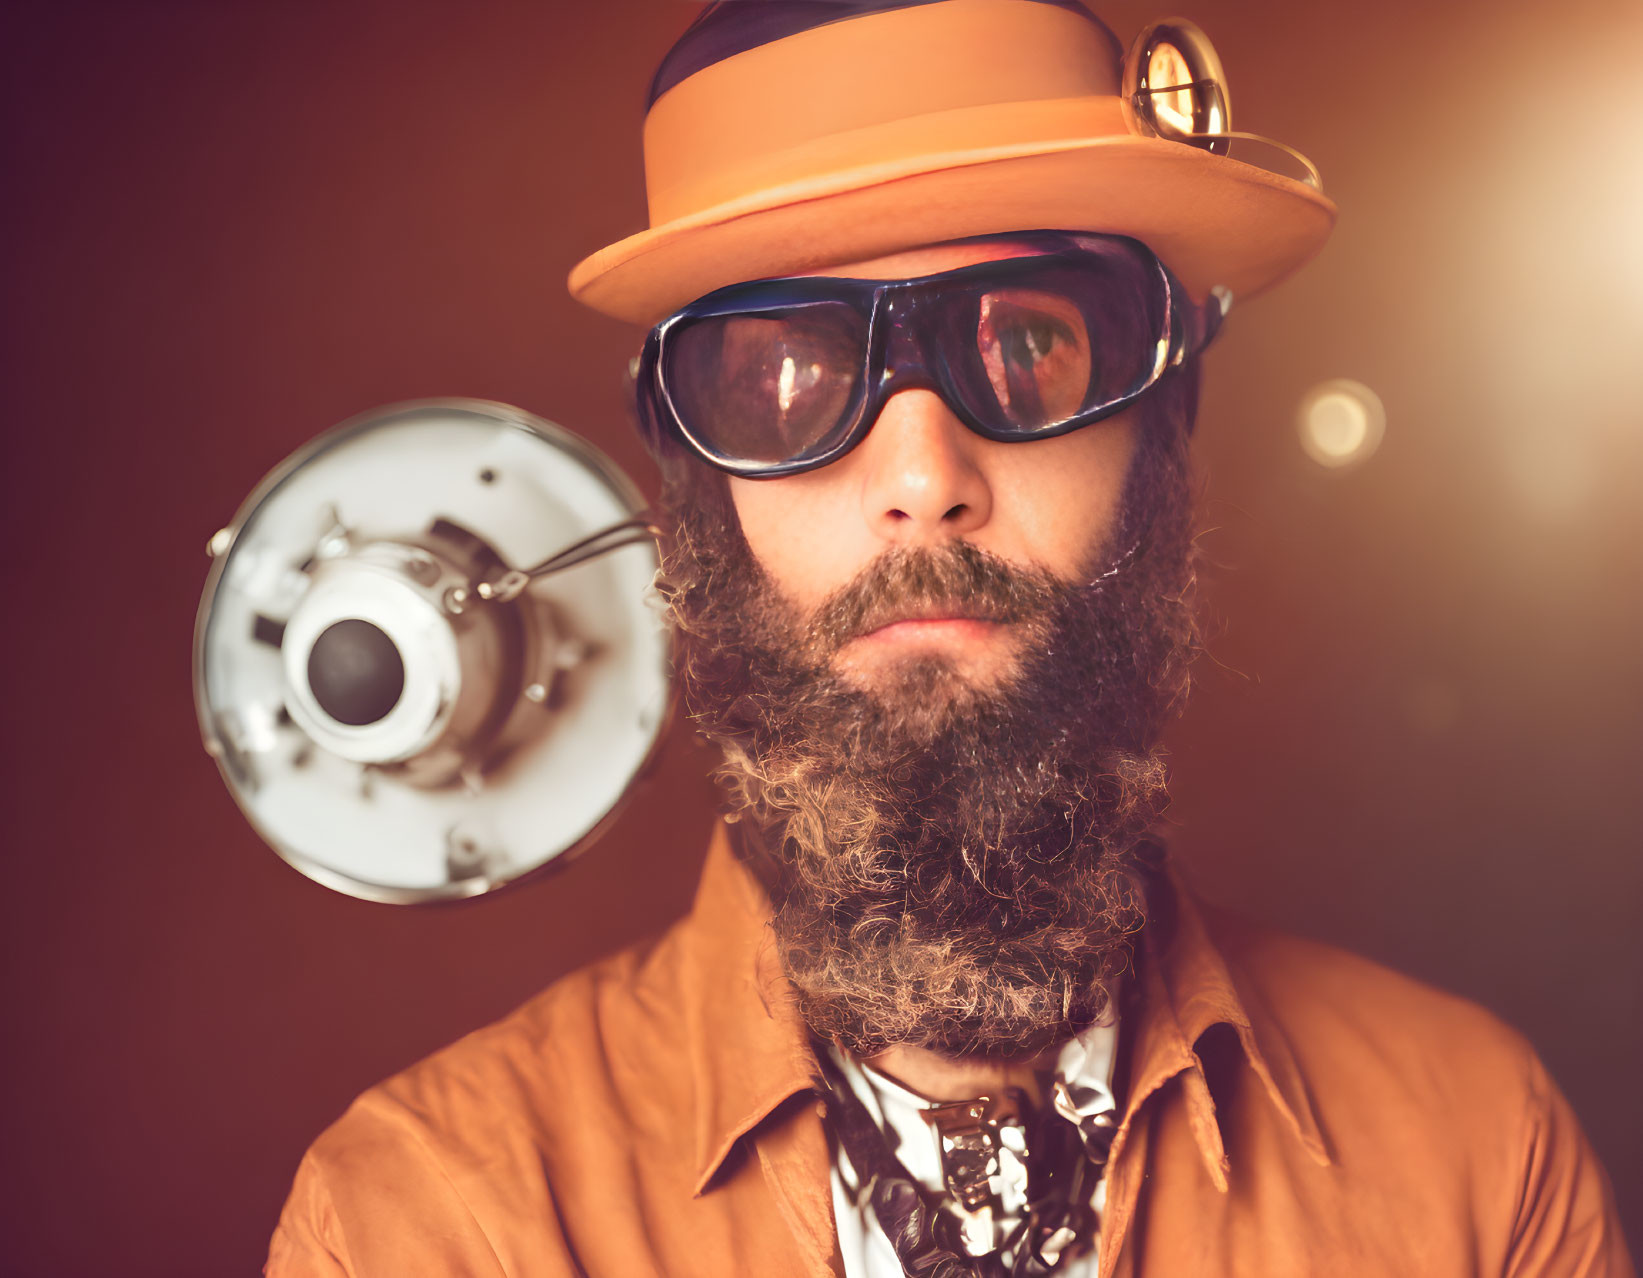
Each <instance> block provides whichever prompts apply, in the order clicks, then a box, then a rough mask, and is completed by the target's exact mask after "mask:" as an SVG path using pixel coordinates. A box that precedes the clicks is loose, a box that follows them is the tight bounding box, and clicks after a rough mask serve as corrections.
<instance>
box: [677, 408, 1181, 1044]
mask: <svg viewBox="0 0 1643 1278" xmlns="http://www.w3.org/2000/svg"><path fill="white" fill-rule="evenodd" d="M1184 455H1185V445H1184V432H1182V431H1180V430H1179V429H1178V428H1176V427H1174V425H1173V423H1171V426H1170V429H1167V430H1154V431H1143V432H1142V442H1141V445H1140V446H1139V447H1138V449H1137V456H1136V461H1135V463H1134V464H1133V466H1132V471H1131V474H1130V476H1129V479H1128V482H1127V484H1126V490H1125V499H1124V503H1123V514H1122V517H1121V519H1120V521H1119V527H1118V529H1117V530H1116V531H1115V535H1114V537H1113V541H1112V546H1113V547H1114V548H1116V549H1117V552H1118V553H1117V554H1116V555H1114V554H1112V553H1111V552H1110V551H1109V552H1108V554H1107V555H1106V556H1104V557H1103V559H1102V565H1103V566H1102V567H1099V568H1098V569H1097V571H1096V574H1095V576H1094V579H1093V580H1092V581H1090V582H1089V583H1088V584H1085V585H1077V586H1072V585H1067V584H1065V583H1063V582H1061V581H1059V580H1058V579H1056V578H1055V577H1053V576H1051V575H1050V574H1048V573H1044V572H1040V571H1036V570H1030V569H1024V568H1022V567H1020V566H1017V565H1013V564H1010V563H1007V562H1005V561H1003V560H1001V559H999V558H997V557H996V556H992V555H989V554H987V553H985V552H983V551H981V550H978V549H976V548H975V547H973V546H971V545H969V544H967V543H963V542H958V543H952V544H950V545H948V546H947V547H945V548H943V549H940V550H930V549H922V550H905V551H901V552H897V553H892V554H888V555H886V556H884V557H882V558H881V559H880V560H878V561H876V562H875V563H874V564H872V565H870V566H869V567H868V569H867V570H866V571H865V572H864V573H863V574H862V575H861V576H860V577H859V578H858V579H857V580H856V581H855V582H853V583H851V584H850V585H849V586H848V587H846V588H845V589H844V590H842V591H840V592H839V593H838V594H837V595H835V596H834V597H833V598H831V599H830V600H828V601H827V603H825V604H824V605H823V606H822V607H821V608H820V609H819V610H818V612H817V613H816V614H815V616H814V617H812V618H808V619H806V618H800V617H797V616H796V615H795V613H794V610H793V609H792V608H791V607H790V606H789V605H788V604H786V603H785V602H784V601H783V600H782V598H781V597H780V595H779V592H778V591H777V589H776V588H775V586H774V584H773V583H772V582H771V581H770V579H769V578H768V577H767V576H766V575H765V573H764V572H763V570H762V569H761V568H760V566H759V564H758V563H757V561H756V560H755V559H754V557H753V555H752V553H751V551H750V550H749V548H748V546H747V543H746V541H745V540H744V538H743V537H742V534H741V531H740V527H739V525H738V522H737V520H736V518H735V515H734V513H733V510H732V508H731V506H730V502H729V499H728V496H727V495H726V493H725V492H724V489H723V485H722V481H720V480H719V479H718V477H717V476H708V475H705V474H703V473H702V472H700V471H699V470H694V468H690V469H684V470H683V471H682V473H681V468H675V469H674V470H671V471H667V472H665V473H666V474H667V476H668V482H667V483H666V485H665V487H664V494H663V508H664V515H665V516H666V517H667V519H668V520H669V521H670V531H671V536H670V538H669V540H668V543H667V544H666V546H665V547H664V561H663V562H664V574H663V578H662V581H661V587H662V590H663V593H664V595H665V596H666V597H667V599H668V601H669V604H670V607H671V610H672V613H673V616H674V619H675V621H676V623H677V626H678V649H677V658H678V663H679V670H680V673H681V676H682V681H683V685H684V696H685V702H686V706H687V708H688V710H689V712H690V714H691V716H692V717H693V718H694V719H695V721H696V723H697V725H698V727H699V728H700V729H701V731H702V732H704V733H705V734H706V735H707V736H708V737H709V738H711V739H712V740H713V741H714V742H716V743H717V744H718V745H719V746H720V748H721V749H722V750H723V752H724V759H725V761H724V764H723V766H722V768H721V769H720V770H719V773H718V776H717V779H718V780H719V781H720V783H721V784H722V785H724V786H725V788H726V789H727V791H728V794H729V799H730V805H731V808H732V811H733V812H734V813H735V814H737V815H739V816H740V817H741V818H742V819H743V821H744V822H746V823H747V826H746V827H744V828H748V827H751V834H752V838H751V840H749V841H750V842H751V843H752V844H753V845H754V846H755V847H756V848H761V849H762V850H763V856H762V857H758V858H756V859H758V860H762V861H763V862H764V864H762V865H760V866H757V867H756V868H759V869H760V871H761V873H762V874H763V876H764V877H765V879H766V881H767V887H768V888H769V889H770V893H771V898H772V902H773V905H774V907H775V913H774V918H773V926H774V932H775V937H776V942H777V947H778V950H779V953H780V956H781V960H782V963H783V965H784V968H785V970H786V973H787V975H788V977H789V979H790V980H791V982H792V984H793V986H794V988H795V989H796V991H797V993H798V998H799V1004H800V1008H801V1010H802V1012H803V1014H804V1016H805V1019H806V1020H807V1022H808V1023H809V1025H810V1027H811V1028H812V1030H813V1031H814V1032H815V1033H816V1034H818V1035H819V1036H821V1037H822V1038H824V1039H830V1040H836V1041H838V1042H840V1043H842V1044H843V1045H844V1046H845V1047H846V1048H848V1049H849V1050H851V1051H852V1052H854V1053H856V1054H858V1055H862V1056H871V1055H873V1054H875V1053H877V1052H879V1051H882V1050H883V1049H885V1048H886V1047H889V1046H892V1045H898V1044H906V1045H911V1046H916V1047H925V1048H930V1049H934V1050H936V1051H940V1052H943V1053H946V1054H949V1055H965V1054H970V1053H981V1052H986V1053H997V1054H1002V1055H1010V1056H1015V1055H1025V1054H1028V1053H1031V1052H1033V1051H1035V1050H1037V1049H1039V1048H1041V1047H1043V1046H1047V1045H1049V1044H1050V1043H1052V1042H1054V1041H1057V1040H1060V1039H1063V1038H1066V1037H1069V1036H1071V1035H1073V1034H1076V1033H1078V1032H1079V1031H1081V1030H1082V1029H1084V1028H1086V1027H1087V1026H1089V1025H1091V1024H1094V1023H1095V1022H1097V1021H1098V1020H1100V1019H1102V1018H1103V1017H1104V1016H1105V1015H1106V1014H1107V1013H1108V1012H1109V1009H1110V1004H1111V994H1112V991H1113V990H1114V988H1115V981H1116V979H1117V978H1118V977H1119V976H1120V974H1121V973H1122V972H1123V971H1124V969H1125V968H1126V967H1127V966H1128V963H1129V958H1130V950H1131V943H1132V940H1133V938H1134V936H1135V934H1136V933H1137V932H1138V931H1139V930H1140V928H1141V926H1142V924H1143V922H1144V920H1145V917H1146V891H1145V883H1146V879H1147V877H1148V875H1149V872H1150V871H1152V870H1154V869H1155V868H1156V864H1155V860H1156V855H1155V854H1156V845H1153V844H1151V843H1150V842H1149V841H1148V840H1147V838H1146V837H1145V836H1146V832H1147V830H1148V827H1149V826H1150V825H1151V824H1152V823H1153V822H1154V821H1155V820H1156V818H1157V817H1158V816H1159V814H1160V813H1161V812H1162V810H1163V808H1164V806H1165V803H1166V802H1167V792H1166V786H1165V782H1166V776H1165V768H1164V764H1163V761H1162V758H1161V754H1160V750H1159V747H1158V736H1159V733H1160V731H1161V729H1162V726H1163V723H1164V722H1165V720H1166V718H1167V717H1169V716H1170V715H1171V714H1172V712H1175V711H1177V710H1178V709H1179V708H1180V706H1181V705H1182V704H1183V702H1184V698H1185V694H1186V690H1187V682H1188V666H1189V664H1190V660H1191V657H1192V655H1193V653H1194V652H1195V651H1196V646H1197V643H1196V629H1195V626H1194V620H1193V609H1192V604H1191V593H1192V585H1193V571H1192V566H1191V536H1190V500H1189V495H1188V489H1187V481H1186V473H1185V460H1184ZM687 465H688V464H687ZM693 471H694V473H692V472H693ZM1115 561H1116V562H1115ZM1108 564H1113V565H1114V566H1112V567H1110V568H1107V567H1106V565H1108ZM950 600H963V601H964V602H965V604H966V606H967V609H968V610H970V611H972V612H973V611H974V610H975V609H977V608H981V609H983V610H985V612H986V613H987V614H989V615H992V616H995V617H998V618H1000V619H1007V620H1010V621H1011V622H1013V623H1014V625H1015V626H1016V627H1018V628H1019V632H1020V633H1021V634H1022V635H1023V637H1024V639H1025V640H1026V642H1025V643H1023V644H1021V645H1020V648H1021V651H1022V653H1023V656H1022V657H1021V659H1020V661H1019V663H1018V668H1017V670H1016V672H1015V673H1014V675H1013V677H1009V678H1006V679H1005V680H1003V681H1002V682H1001V683H1000V684H998V685H996V686H992V687H986V688H978V687H975V686H973V685H971V684H970V683H969V682H968V681H967V680H966V679H965V678H964V677H963V676H961V675H959V674H958V673H957V672H955V671H954V670H952V669H951V667H950V666H949V665H948V664H947V663H946V662H945V661H944V660H941V659H939V658H933V659H925V660H919V661H914V662H909V663H907V664H905V665H904V666H902V667H900V668H899V669H898V670H897V672H896V674H897V675H898V676H899V677H897V678H895V679H894V680H892V681H888V682H885V683H882V684H881V685H879V686H875V687H874V688H873V689H871V690H867V691H864V690H860V689H857V688H855V687H851V686H847V685H846V684H845V683H844V682H842V681H841V680H840V678H839V677H838V676H837V675H836V674H835V673H834V671H833V669H832V667H831V665H830V662H829V659H830V657H831V656H832V654H833V652H835V651H836V650H837V648H838V647H839V646H841V645H842V644H843V643H845V642H847V641H848V640H849V639H850V638H852V637H853V636H855V635H858V634H861V633H865V631H866V630H868V629H871V628H872V626H873V625H874V624H876V622H877V621H878V620H879V619H884V618H888V617H893V616H895V615H898V614H897V612H896V610H897V608H898V607H899V608H903V609H904V608H905V605H906V604H908V603H909V602H914V601H950ZM899 615H906V614H905V611H902V612H901V613H900V614H899Z"/></svg>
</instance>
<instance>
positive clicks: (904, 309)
mask: <svg viewBox="0 0 1643 1278" xmlns="http://www.w3.org/2000/svg"><path fill="white" fill-rule="evenodd" d="M987 238H1009V239H1011V240H1020V241H1023V242H1026V243H1029V244H1034V245H1036V246H1041V248H1042V250H1043V251H1041V252H1039V253H1036V254H1033V255H1030V256H1020V257H1011V258H1005V259H1003V260H1000V261H994V262H981V263H978V264H976V265H973V266H964V267H960V268H958V269H957V270H951V271H943V272H940V273H939V274H936V275H926V276H921V277H919V278H917V279H910V280H859V279H837V278H832V277H828V276H796V277H792V278H785V279H767V280H754V281H751V282H748V283H743V284H732V285H730V286H728V287H726V288H722V289H718V290H717V291H715V292H712V293H709V294H707V295H706V296H705V297H703V298H701V299H699V300H698V301H695V302H692V303H691V304H690V305H689V306H686V307H685V308H684V309H683V310H681V311H679V312H677V313H676V314H674V315H672V316H670V317H669V318H668V319H666V320H664V321H663V322H662V323H660V324H658V325H657V326H656V327H655V328H654V329H652V330H651V332H650V334H649V336H648V337H647V338H646V340H645V345H644V349H643V351H642V352H641V354H640V356H639V359H638V361H637V366H636V369H635V378H636V382H637V386H636V390H637V393H638V403H639V415H640V423H641V428H642V429H643V430H644V432H645V433H646V436H647V442H648V443H649V444H650V445H651V447H652V448H653V449H654V448H656V447H657V446H658V445H659V444H660V443H661V441H662V437H663V436H668V437H671V438H673V439H674V440H677V441H679V442H682V443H683V444H684V445H685V446H686V447H688V448H689V449H691V450H692V451H694V452H695V453H697V454H698V455H700V456H701V457H702V458H703V459H704V460H705V461H707V462H709V463H710V464H711V465H714V466H716V467H718V468H719V469H720V470H723V471H727V472H728V473H730V474H732V475H740V476H744V477H746V478H753V479H758V478H775V477H777V476H781V475H792V474H797V473H799V472H801V471H806V470H813V469H815V468H816V467H818V466H825V465H827V464H828V463H829V462H833V461H836V460H837V459H838V458H840V457H842V456H843V455H844V454H845V453H847V452H849V451H850V449H852V448H854V447H855V446H856V445H857V444H859V443H860V442H861V441H862V439H863V438H864V437H865V436H866V434H867V432H868V430H869V429H871V427H872V425H873V422H874V421H875V420H876V419H877V417H878V414H879V411H880V410H881V409H882V408H883V407H884V404H885V401H886V400H888V399H889V397H890V396H891V395H894V394H895V393H896V392H897V391H899V390H902V389H905V388H907V387H912V386H920V387H926V388H928V389H930V390H933V391H935V392H936V393H937V394H939V395H940V396H941V397H942V398H943V400H945V401H946V403H947V404H948V406H949V407H950V408H951V409H952V411H953V413H954V414H955V415H956V416H957V417H958V418H959V419H960V420H961V421H962V422H963V423H964V424H965V426H967V427H969V429H970V430H972V431H974V432H975V433H976V434H978V435H980V436H982V437H984V438H986V439H993V440H1001V441H1018V440H1031V439H1047V438H1049V437H1051V436H1054V435H1064V434H1066V433H1067V432H1068V431H1072V430H1077V429H1078V428H1079V427H1081V426H1087V425H1089V424H1090V423H1091V422H1096V421H1100V420H1101V419H1102V418H1104V417H1109V416H1111V415H1112V414H1114V413H1116V412H1119V411H1120V410H1122V409H1124V408H1126V407H1127V406H1128V405H1130V404H1133V403H1134V402H1135V401H1136V400H1137V399H1139V398H1140V397H1141V396H1142V395H1144V394H1145V393H1146V392H1147V391H1148V390H1149V389H1150V388H1151V387H1153V386H1154V385H1155V384H1156V383H1157V382H1158V380H1159V379H1160V378H1161V377H1162V376H1163V375H1164V374H1165V372H1166V371H1168V369H1169V368H1171V367H1172V366H1173V365H1175V364H1178V363H1180V362H1181V361H1182V360H1183V359H1184V358H1186V357H1187V356H1189V355H1192V354H1196V353H1197V352H1198V351H1201V350H1202V349H1203V348H1204V347H1205V346H1207V345H1208V344H1209V342H1210V340H1211V339H1212V338H1213V337H1214V335H1215V332H1216V330H1217V328H1218V327H1219V324H1220V321H1221V319H1222V316H1223V313H1224V308H1223V305H1222V303H1221V301H1220V300H1219V299H1218V297H1215V296H1212V297H1211V298H1210V299H1209V300H1208V302H1207V303H1204V304H1197V303H1194V302H1193V301H1192V300H1191V299H1190V298H1189V297H1188V296H1187V293H1186V290H1185V289H1184V288H1183V287H1182V285H1181V283H1180V282H1179V281H1178V280H1177V279H1176V278H1175V277H1174V275H1172V274H1171V273H1170V271H1169V270H1168V269H1167V268H1166V267H1165V266H1164V264H1163V263H1162V262H1160V261H1159V260H1158V258H1157V257H1156V256H1154V255H1153V253H1152V252H1151V250H1149V249H1148V248H1147V247H1146V246H1145V245H1143V244H1141V243H1140V242H1139V241H1137V240H1132V239H1128V238H1125V237H1121V236H1108V235H1085V234H1076V233H1072V232H1035V233H1032V234H1025V235H1023V234H1012V235H1010V236H1008V237H1003V236H1000V237H987Z"/></svg>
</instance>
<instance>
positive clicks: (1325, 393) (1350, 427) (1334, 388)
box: [1295, 377, 1386, 470]
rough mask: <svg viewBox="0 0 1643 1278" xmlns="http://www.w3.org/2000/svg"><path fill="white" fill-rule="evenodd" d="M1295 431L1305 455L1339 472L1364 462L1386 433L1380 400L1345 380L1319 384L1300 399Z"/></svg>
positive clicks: (1338, 378)
mask: <svg viewBox="0 0 1643 1278" xmlns="http://www.w3.org/2000/svg"><path fill="white" fill-rule="evenodd" d="M1295 424H1296V429H1297V431H1298V432H1299V434H1300V437H1301V447H1302V448H1303V449H1305V450H1306V455H1307V456H1308V457H1310V458H1312V460H1313V461H1315V462H1317V463H1318V464H1319V465H1320V466H1327V467H1329V468H1330V469H1331V470H1340V469H1344V468H1345V467H1348V466H1356V465H1359V464H1360V463H1362V462H1364V461H1367V460H1368V459H1369V457H1371V456H1372V455H1373V454H1374V452H1375V450H1376V449H1377V448H1379V447H1380V443H1381V437H1382V435H1384V434H1385V433H1386V409H1385V408H1384V407H1383V406H1382V404H1381V400H1380V396H1379V395H1377V394H1375V392H1374V391H1372V390H1370V389H1369V387H1367V386H1365V385H1364V384H1363V383H1362V382H1355V381H1352V380H1351V379H1350V378H1346V377H1336V378H1332V379H1331V380H1329V381H1327V382H1319V383H1318V384H1317V385H1316V386H1314V387H1313V388H1312V389H1311V390H1309V391H1308V392H1307V393H1306V394H1305V395H1303V396H1302V397H1301V403H1300V407H1299V408H1298V410H1297V411H1296V415H1295Z"/></svg>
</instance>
